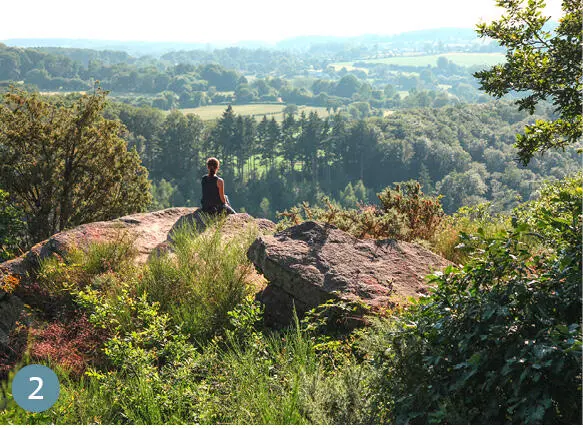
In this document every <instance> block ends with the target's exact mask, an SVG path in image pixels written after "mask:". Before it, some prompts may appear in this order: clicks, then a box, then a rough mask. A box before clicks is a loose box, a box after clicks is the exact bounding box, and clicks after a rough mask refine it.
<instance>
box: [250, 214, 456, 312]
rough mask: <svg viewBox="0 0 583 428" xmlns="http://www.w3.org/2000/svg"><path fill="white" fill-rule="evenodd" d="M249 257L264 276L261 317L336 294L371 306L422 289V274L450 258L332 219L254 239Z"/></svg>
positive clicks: (384, 304) (389, 302)
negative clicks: (359, 233)
mask: <svg viewBox="0 0 583 428" xmlns="http://www.w3.org/2000/svg"><path fill="white" fill-rule="evenodd" d="M247 255H248V257H249V259H250V260H251V261H252V262H253V263H254V264H255V266H256V267H257V268H258V270H259V271H260V272H262V273H263V275H264V276H265V277H266V278H267V280H268V281H269V286H268V287H267V288H266V289H265V290H264V291H263V294H262V295H261V296H260V298H261V299H262V300H263V302H264V303H265V306H266V307H265V314H266V319H268V320H271V321H274V322H275V323H280V322H281V321H285V320H287V322H289V321H290V320H291V315H292V311H293V307H294V306H295V308H296V310H297V311H298V312H299V313H303V312H305V311H307V310H309V309H312V308H314V307H316V306H318V305H319V304H321V303H324V302H325V301H327V300H329V299H332V298H336V299H340V300H344V301H352V302H355V301H360V302H363V303H366V304H367V305H368V306H370V307H371V309H372V310H378V309H382V308H386V307H390V306H391V305H393V304H394V303H396V302H398V301H399V300H403V298H407V297H409V296H419V295H420V294H425V293H427V291H428V290H427V286H426V284H425V280H424V278H425V276H426V275H427V274H429V273H431V272H432V270H434V269H442V268H443V267H445V266H447V265H449V264H451V263H450V262H449V261H448V260H446V259H444V258H443V257H441V256H438V255H437V254H434V253H432V252H431V251H429V250H427V249H425V248H423V247H422V246H420V245H418V244H413V243H409V242H404V241H396V240H371V239H357V238H355V237H353V236H352V235H350V234H348V233H346V232H343V231H341V230H340V229H337V228H336V227H334V226H331V225H325V224H321V223H316V222H311V221H309V222H305V223H302V224H300V225H297V226H293V227H290V228H288V229H286V230H284V231H283V232H280V233H277V234H275V235H273V236H262V237H259V238H257V239H256V240H255V242H254V243H253V244H252V246H251V247H250V248H249V251H248V253H247Z"/></svg>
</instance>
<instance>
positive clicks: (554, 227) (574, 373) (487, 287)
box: [362, 183, 582, 424]
mask: <svg viewBox="0 0 583 428" xmlns="http://www.w3.org/2000/svg"><path fill="white" fill-rule="evenodd" d="M566 187H567V188H570V189H571V190H572V191H565V189H563V190H554V191H551V190H549V191H548V192H547V193H544V192H543V195H547V196H543V198H542V200H541V201H539V203H538V204H537V203H535V204H528V205H526V206H523V207H522V209H527V208H530V209H531V210H533V211H532V212H531V213H530V214H529V215H528V216H527V217H528V218H533V219H537V220H536V223H533V224H536V232H535V231H533V230H531V229H530V228H529V226H528V224H524V223H516V225H515V227H514V228H513V229H512V230H510V231H508V232H506V233H500V234H498V235H496V236H493V237H485V236H483V235H481V236H474V237H468V239H473V240H477V241H479V242H478V243H477V244H471V245H472V246H475V247H477V248H480V249H481V250H480V251H478V252H477V253H476V254H474V256H473V257H472V259H471V260H470V261H469V262H468V263H466V265H465V266H464V267H463V268H453V267H449V268H447V269H446V270H445V271H444V272H443V273H442V274H439V275H434V276H432V277H431V282H432V283H433V284H434V285H435V286H436V288H435V290H434V293H433V295H432V296H431V297H428V298H424V299H422V300H421V302H420V303H419V304H418V305H416V306H415V307H414V308H412V309H411V310H410V311H407V312H404V314H403V315H402V316H401V317H400V318H398V319H397V320H391V321H379V322H377V323H376V329H375V332H374V334H372V335H371V334H369V335H366V336H365V335H363V338H362V343H363V346H364V348H365V349H366V350H367V352H368V353H369V356H370V358H371V360H370V361H371V364H372V365H373V367H374V369H375V372H376V375H375V378H376V380H375V381H374V382H372V385H373V388H374V390H375V391H376V392H375V397H376V398H375V403H374V406H375V407H377V408H378V409H379V410H378V414H379V416H380V417H381V418H386V419H384V421H391V422H395V423H454V424H467V423H492V424H504V423H521V424H523V423H527V424H528V423H531V424H532V423H549V424H556V423H575V424H578V423H580V422H581V417H582V413H581V380H582V379H581V362H582V360H581V260H582V254H581V188H580V187H578V186H571V185H570V184H568V183H567V185H566ZM541 204H542V205H541ZM533 234H535V235H536V236H537V237H538V238H539V239H541V240H542V241H543V242H544V246H545V247H550V246H552V247H553V248H554V250H553V251H551V252H545V253H542V254H537V253H533V251H532V245H530V244H529V243H527V242H526V243H525V242H524V239H523V238H528V239H532V238H533Z"/></svg>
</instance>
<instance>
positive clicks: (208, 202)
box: [202, 175, 223, 211]
mask: <svg viewBox="0 0 583 428" xmlns="http://www.w3.org/2000/svg"><path fill="white" fill-rule="evenodd" d="M218 181H219V178H218V177H217V176H216V175H213V176H212V177H211V176H208V175H205V176H204V177H202V209H203V210H204V211H206V210H209V209H213V208H214V207H218V206H222V205H223V202H222V201H221V197H220V195H219V186H218V184H217V182H218Z"/></svg>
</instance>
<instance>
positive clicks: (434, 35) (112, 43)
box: [2, 28, 478, 57]
mask: <svg viewBox="0 0 583 428" xmlns="http://www.w3.org/2000/svg"><path fill="white" fill-rule="evenodd" d="M477 39H478V38H477V35H476V32H475V31H474V30H473V29H471V28H437V29H430V30H419V31H410V32H406V33H401V34H394V35H378V34H366V35H361V36H355V37H336V36H310V35H307V36H299V37H293V38H289V39H284V40H281V41H279V42H276V43H269V42H263V41H258V40H254V41H251V40H246V41H239V42H236V43H220V42H217V43H186V42H146V41H120V40H89V39H8V40H4V41H2V42H3V43H5V44H6V45H8V46H17V47H37V48H39V47H41V48H47V47H60V48H78V49H93V50H113V51H123V52H126V53H128V54H130V55H132V56H143V55H152V56H155V57H159V56H162V55H164V54H165V53H168V52H173V51H188V50H209V51H210V50H214V49H222V48H225V47H228V46H235V47H241V48H243V47H244V48H267V49H277V50H295V51H307V50H310V49H313V48H315V47H319V46H320V47H321V46H323V45H327V46H328V47H333V46H334V45H336V46H338V47H340V46H346V45H351V46H359V45H370V44H375V43H376V44H391V45H392V46H394V47H401V46H403V45H415V44H421V43H436V42H443V43H461V44H468V43H471V42H472V41H476V40H477Z"/></svg>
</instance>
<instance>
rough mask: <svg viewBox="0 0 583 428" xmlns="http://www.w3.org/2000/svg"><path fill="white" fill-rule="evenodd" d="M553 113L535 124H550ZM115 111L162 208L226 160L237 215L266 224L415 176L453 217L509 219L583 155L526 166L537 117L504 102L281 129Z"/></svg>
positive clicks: (195, 194) (310, 119)
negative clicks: (517, 144) (525, 144)
mask: <svg viewBox="0 0 583 428" xmlns="http://www.w3.org/2000/svg"><path fill="white" fill-rule="evenodd" d="M547 111H548V110H544V109H541V114H540V115H538V116H535V117H534V118H536V117H541V118H542V117H550V115H549V113H546V112H547ZM545 113H546V114H545ZM110 114H111V115H112V117H117V118H119V119H120V120H121V121H122V122H123V123H124V124H125V125H126V126H127V127H128V130H129V132H130V134H129V137H128V141H129V142H130V145H131V146H135V147H136V149H137V150H138V152H139V153H140V156H141V158H142V161H143V163H144V165H145V166H146V167H147V168H148V170H149V171H150V177H151V178H152V180H153V183H154V186H155V188H154V204H155V205H154V206H156V207H158V208H162V207H167V206H171V205H178V206H180V205H184V204H186V205H197V204H198V203H199V200H200V196H201V194H200V185H199V181H200V177H201V176H202V175H204V173H205V165H204V159H206V158H207V157H208V156H211V155H212V156H218V157H219V158H220V159H222V160H223V167H222V168H223V174H224V176H225V179H226V180H227V192H228V193H229V195H230V198H231V201H232V203H233V204H234V206H235V208H237V209H242V208H245V210H247V211H248V212H250V213H252V214H254V215H262V216H267V217H270V218H274V217H275V213H276V211H283V210H284V209H287V208H289V207H290V206H293V205H296V204H298V203H300V202H302V201H308V202H310V203H312V204H314V203H318V202H319V199H320V196H321V195H324V194H325V195H329V196H331V197H332V199H334V200H336V201H338V202H339V203H340V204H341V205H343V206H345V207H354V206H356V204H357V202H362V203H374V202H375V201H376V197H375V193H376V192H378V191H380V190H381V189H382V188H384V187H385V186H387V185H388V184H390V183H393V182H397V181H405V180H409V179H417V180H419V181H420V182H421V184H422V185H423V189H424V191H425V192H426V193H428V194H435V195H437V194H441V195H443V200H442V203H443V205H444V208H445V210H446V212H448V213H453V212H455V211H456V210H457V209H458V208H459V207H461V206H463V205H471V204H476V203H480V202H491V204H492V211H493V212H502V211H507V210H509V209H510V208H512V207H514V206H515V205H516V204H517V203H518V202H519V201H521V200H522V201H526V200H529V199H531V197H532V196H534V195H535V194H536V191H537V189H538V187H539V186H540V183H541V181H542V180H543V179H553V178H556V179H558V178H562V177H564V176H566V175H568V174H571V173H574V172H576V171H577V170H578V167H579V163H578V162H579V157H578V155H577V152H576V150H577V148H576V147H570V148H569V149H567V151H565V152H552V153H546V154H545V155H544V156H537V157H536V158H535V159H534V160H533V161H532V162H531V163H530V164H529V165H528V167H521V166H520V165H519V164H518V163H517V162H516V156H517V152H516V149H515V148H514V147H513V144H514V140H515V135H516V133H518V132H519V131H520V130H521V129H522V128H523V127H524V125H525V124H527V123H531V122H532V121H533V119H534V118H533V117H530V116H528V115H527V114H526V113H519V112H516V110H515V108H514V107H513V106H512V105H511V104H509V103H503V102H501V103H492V104H485V105H459V106H451V107H442V108H426V109H410V110H400V111H398V112H395V113H394V114H392V115H389V116H387V117H384V118H374V119H368V120H354V119H351V118H348V117H346V116H344V115H342V114H336V115H332V116H330V117H328V118H326V119H323V118H321V117H319V116H318V115H317V114H316V113H312V114H309V115H304V114H300V115H298V114H293V113H289V114H286V115H285V119H284V120H283V121H282V122H281V123H280V122H277V121H276V120H275V119H273V118H272V119H271V120H268V119H267V118H263V119H261V120H256V119H253V118H250V117H240V116H235V115H234V114H233V112H232V110H231V109H230V108H227V109H226V110H225V112H224V113H223V115H222V117H221V118H220V119H219V120H217V121H216V123H214V124H208V123H204V122H202V121H201V120H200V119H198V118H197V117H196V116H193V115H183V114H182V113H180V112H178V111H174V112H172V113H170V114H168V115H167V116H164V115H163V114H162V112H160V111H157V110H154V109H147V108H134V107H129V106H126V105H122V104H117V105H115V106H112V108H111V110H110Z"/></svg>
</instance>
